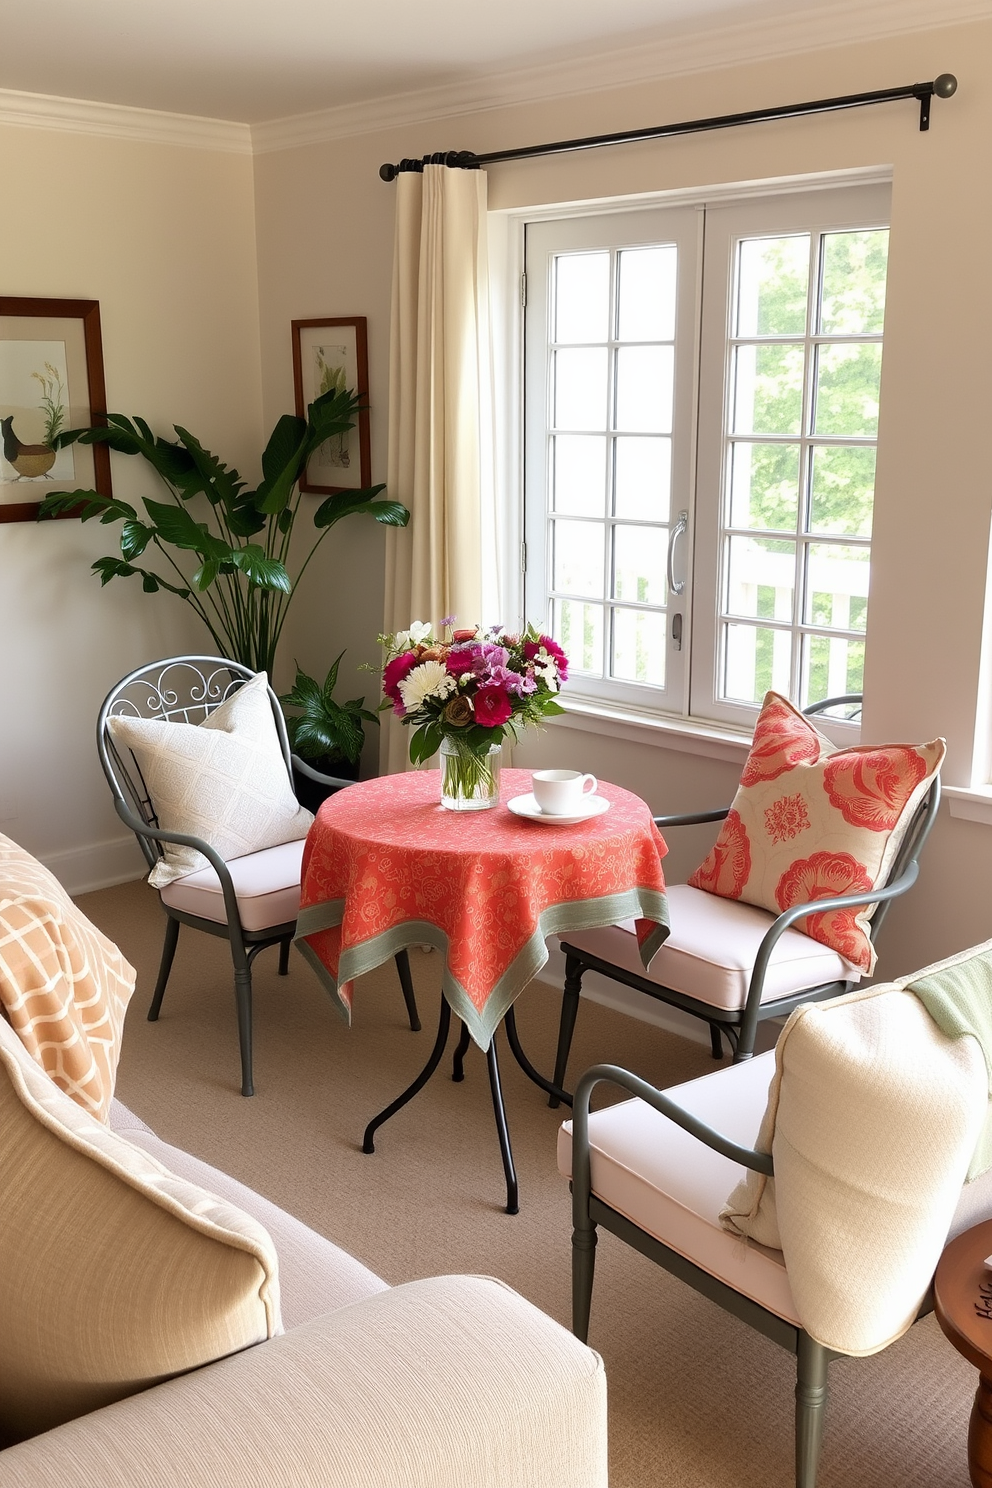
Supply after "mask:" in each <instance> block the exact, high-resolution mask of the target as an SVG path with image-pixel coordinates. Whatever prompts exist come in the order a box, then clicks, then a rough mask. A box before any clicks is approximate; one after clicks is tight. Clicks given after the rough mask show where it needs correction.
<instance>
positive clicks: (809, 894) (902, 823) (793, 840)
mask: <svg viewBox="0 0 992 1488" xmlns="http://www.w3.org/2000/svg"><path fill="white" fill-rule="evenodd" d="M944 750H945V744H944V740H943V739H934V740H933V742H932V743H930V744H884V745H881V746H872V745H867V744H866V745H860V746H859V747H857V748H856V749H835V747H834V745H833V744H831V743H830V741H829V740H828V739H825V738H824V737H823V735H822V734H819V733H817V731H816V729H815V728H813V726H812V724H811V723H810V722H809V719H807V718H804V717H803V715H802V714H801V713H799V712H797V711H796V709H795V708H793V706H792V704H791V703H789V702H787V701H786V699H785V698H783V697H780V696H779V695H778V693H775V692H769V693H767V694H766V696H765V701H764V704H763V706H762V709H761V713H760V714H759V715H758V722H757V726H756V727H755V730H754V742H753V744H752V745H751V752H750V754H749V755H748V758H747V763H746V764H745V766H744V771H743V774H742V775H741V783H740V789H739V790H738V792H737V795H736V796H735V797H734V804H733V806H732V807H731V809H730V813H729V815H728V816H727V818H726V820H725V821H724V823H723V827H722V829H721V831H720V835H719V837H718V838H717V840H716V843H715V844H714V846H713V849H712V851H711V852H710V853H709V855H708V857H707V858H706V860H705V861H704V862H703V863H702V864H701V865H700V866H699V868H697V869H696V871H695V873H694V874H693V875H692V877H691V878H690V879H689V883H690V884H691V885H692V886H693V888H696V889H706V890H707V891H708V892H709V893H711V894H719V895H720V896H721V897H722V898H724V899H741V900H743V901H744V902H745V903H746V904H755V905H757V906H758V907H759V908H761V909H769V910H771V911H772V912H773V913H775V914H780V913H781V912H782V911H783V910H785V909H789V908H791V906H792V905H793V904H802V903H805V902H807V901H810V900H813V899H828V898H833V897H834V896H835V895H838V894H857V893H861V892H862V891H864V890H867V889H872V888H874V887H875V885H876V884H879V883H884V881H885V878H886V876H887V875H888V872H889V869H890V867H891V864H892V861H893V859H894V857H895V856H896V854H897V852H898V851H899V847H900V844H901V842H902V839H903V837H904V836H905V833H906V829H907V827H908V826H909V823H910V822H911V820H912V817H913V812H914V810H915V808H916V806H917V804H918V802H919V801H920V799H921V797H922V796H923V795H924V794H925V792H926V791H927V789H928V787H929V784H930V781H931V780H932V779H933V776H934V775H935V774H936V773H937V771H938V770H939V769H940V765H941V761H942V760H943V758H944ZM872 910H873V906H872V905H865V906H857V907H855V908H853V909H845V910H830V911H827V912H825V913H823V914H810V915H807V916H806V917H805V919H802V920H799V921H798V922H797V924H796V929H797V930H803V931H805V933H806V934H807V935H809V936H810V937H811V938H812V939H813V940H819V941H821V942H822V943H823V944H824V945H828V946H830V947H831V948H832V949H833V950H835V951H839V952H840V954H841V955H842V956H844V957H846V959H847V960H848V961H850V962H852V963H853V964H854V965H855V966H857V967H859V968H860V970H861V971H863V972H865V973H866V974H868V975H870V974H871V972H872V971H873V970H874V969H875V951H874V948H873V946H872V943H871V940H870V939H869V936H868V920H869V919H870V917H871V914H872Z"/></svg>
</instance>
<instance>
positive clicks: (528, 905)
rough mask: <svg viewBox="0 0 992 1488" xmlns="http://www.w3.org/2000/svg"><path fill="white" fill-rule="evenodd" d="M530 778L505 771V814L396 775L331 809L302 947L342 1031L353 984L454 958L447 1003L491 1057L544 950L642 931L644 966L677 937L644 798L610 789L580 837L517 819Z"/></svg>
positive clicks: (308, 865) (311, 859)
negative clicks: (574, 936) (513, 806)
mask: <svg viewBox="0 0 992 1488" xmlns="http://www.w3.org/2000/svg"><path fill="white" fill-rule="evenodd" d="M530 785H531V777H530V772H529V771H526V770H504V771H503V772H502V781H501V788H500V804H499V806H496V807H494V808H492V809H490V810H486V811H472V812H457V811H448V810H445V809H444V808H443V807H442V806H441V804H440V773H439V772H438V771H433V770H432V771H418V772H416V773H409V774H403V775H386V776H383V777H381V778H379V779H377V780H367V781H364V782H362V783H361V784H359V785H353V786H349V787H348V789H347V790H344V791H340V792H338V794H337V795H334V796H332V797H331V798H330V800H328V801H326V802H325V804H324V805H323V806H322V807H321V808H320V811H319V812H318V814H317V819H316V821H315V822H314V824H313V826H312V827H311V829H310V835H309V837H308V838H307V844H306V848H305V850H304V854H303V875H302V889H301V898H300V916H299V920H298V922H297V933H296V944H297V945H298V946H299V948H300V950H301V951H302V952H303V954H304V955H305V956H306V957H307V959H308V960H309V961H310V963H311V964H312V965H313V967H314V968H315V970H316V972H317V974H318V976H319V977H320V979H321V981H322V982H323V984H324V986H325V987H326V988H327V990H328V991H329V992H330V993H331V996H332V997H333V998H334V1000H335V1002H336V1003H337V1005H338V1007H339V1009H340V1010H341V1012H342V1013H343V1014H344V1016H345V1018H346V1019H347V1020H348V1021H349V1022H350V1020H351V1004H352V985H351V984H352V981H353V979H354V978H355V977H356V976H360V975H361V974H362V973H363V972H366V971H371V970H372V968H373V967H376V966H379V965H381V964H382V963H383V962H384V961H386V960H388V959H389V958H390V957H391V956H394V955H395V954H396V952H397V951H400V950H403V949H404V948H405V947H407V946H411V945H432V946H435V947H436V948H437V949H438V950H439V951H441V952H442V954H443V955H444V958H445V961H444V973H443V983H442V985H443V989H444V995H445V997H446V998H447V999H448V1002H449V1003H450V1004H451V1007H452V1009H453V1010H454V1012H455V1013H456V1015H457V1016H458V1017H459V1018H461V1019H462V1020H463V1021H464V1022H465V1024H466V1026H467V1027H468V1029H469V1032H470V1033H471V1035H472V1037H473V1038H474V1039H475V1041H476V1043H477V1044H479V1045H480V1047H481V1048H483V1049H487V1048H488V1047H489V1042H490V1039H491V1038H492V1035H493V1032H494V1030H495V1029H496V1028H497V1027H498V1026H499V1023H500V1021H501V1019H502V1018H503V1016H504V1014H505V1013H506V1010H507V1008H508V1007H509V1006H510V1004H511V1003H512V1002H513V1000H514V998H515V997H516V996H517V995H518V993H519V992H521V991H522V989H523V988H524V987H525V986H526V985H527V983H528V982H529V981H530V980H531V978H532V977H533V976H534V975H535V974H536V973H537V972H538V971H539V970H540V969H541V967H542V966H543V965H544V963H545V962H546V961H547V959H548V952H547V948H546V946H545V939H546V938H547V936H549V935H552V934H555V933H556V932H559V931H565V930H573V931H574V930H586V929H591V928H593V927H595V926H597V925H614V924H617V923H618V922H619V921H621V920H625V919H631V918H634V919H637V920H638V921H639V923H638V926H637V930H638V942H639V945H640V953H641V958H642V960H643V962H644V965H645V966H647V965H648V964H649V962H650V960H651V957H652V956H653V955H654V954H655V952H656V951H657V949H658V947H659V946H660V945H661V944H662V942H663V941H664V940H665V937H666V936H667V934H668V909H667V903H666V899H665V880H664V875H663V873H662V869H661V859H662V857H663V856H664V854H665V853H666V852H667V850H668V849H667V848H666V846H665V843H664V841H663V840H662V837H661V834H660V833H659V831H658V829H657V827H656V826H655V825H654V822H653V821H652V819H651V813H650V811H649V809H648V807H647V806H646V804H645V803H644V802H643V801H642V800H640V799H639V797H637V796H635V795H632V794H631V793H630V792H629V791H625V790H621V789H620V787H619V786H615V785H605V784H601V785H600V787H599V794H600V795H602V796H605V797H606V798H607V800H609V802H610V809H609V811H607V812H605V813H604V814H603V815H601V816H598V817H594V818H593V819H592V820H590V821H586V822H582V823H579V824H577V825H575V826H569V827H566V826H554V825H545V824H543V823H540V822H531V821H527V820H524V819H522V818H520V817H518V816H515V815H514V814H513V813H512V812H511V811H510V810H509V809H508V808H507V806H506V802H507V800H509V799H511V798H512V797H514V796H521V795H525V794H527V793H528V791H529V790H530Z"/></svg>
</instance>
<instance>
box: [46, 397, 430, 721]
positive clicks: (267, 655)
mask: <svg viewBox="0 0 992 1488" xmlns="http://www.w3.org/2000/svg"><path fill="white" fill-rule="evenodd" d="M359 406H360V399H359V397H358V395H357V394H356V393H353V392H350V391H349V390H348V389H340V388H336V389H332V390H331V391H329V392H327V393H324V394H323V395H322V396H321V397H319V398H315V399H314V401H313V402H312V403H311V404H310V406H309V408H308V409H307V417H306V418H305V419H302V418H297V417H294V416H293V415H291V414H284V415H283V417H282V418H281V419H280V420H279V421H278V423H277V424H276V426H275V428H274V430H273V431H272V434H271V437H270V438H269V441H268V443H267V444H266V446H265V450H264V452H263V454H262V478H261V480H260V481H259V482H258V484H257V485H256V486H254V487H249V486H248V484H247V483H246V482H245V481H244V480H242V478H241V476H240V474H239V473H238V471H237V470H235V469H233V468H230V469H229V468H228V466H227V465H225V464H224V463H223V462H222V461H221V460H219V459H218V458H217V456H216V455H214V454H212V453H211V451H210V450H208V449H206V448H205V447H204V446H203V445H202V444H201V443H200V441H199V440H198V439H196V438H195V437H194V436H193V435H192V434H191V433H189V431H188V430H186V429H183V428H182V427H180V426H179V425H178V424H177V425H175V426H174V427H175V433H176V435H177V439H176V440H175V441H173V440H167V439H162V438H160V437H158V436H156V435H155V434H154V433H153V432H152V430H151V428H150V427H149V425H148V424H147V423H146V422H145V420H144V419H140V418H126V417H125V416H124V415H123V414H119V413H110V414H108V415H107V422H106V424H105V425H101V426H99V427H90V428H87V429H70V430H67V431H65V432H63V433H56V435H55V438H54V441H53V442H54V444H56V445H58V446H59V447H62V446H65V445H70V444H75V443H76V442H77V441H78V442H79V443H81V444H106V445H109V447H110V448H111V449H112V450H116V451H117V453H118V454H123V455H139V456H141V457H142V458H143V459H144V460H146V461H147V463H148V464H149V465H151V467H152V469H153V470H154V471H155V472H156V474H157V475H158V476H159V478H160V479H161V481H162V484H163V485H164V487H165V488H166V491H167V492H168V497H169V499H168V500H167V501H153V500H150V499H148V498H144V499H143V500H142V506H143V508H144V510H143V511H142V512H139V510H138V508H137V507H135V506H132V505H131V504H130V503H128V502H127V501H123V500H121V499H120V498H119V497H116V496H103V495H101V494H100V493H99V492H98V491H90V490H87V491H68V492H60V493H57V494H54V495H51V496H48V497H46V499H45V500H44V501H43V502H42V503H41V507H40V510H39V517H40V518H45V517H54V516H58V515H59V514H61V513H62V512H65V511H73V510H76V509H78V511H79V515H80V516H81V517H82V520H83V521H84V522H87V521H91V520H92V519H93V518H99V520H100V522H101V523H104V524H108V523H113V522H120V523H121V531H120V555H119V556H116V555H115V556H112V557H106V558H98V559H97V560H96V562H95V563H94V564H93V569H94V570H95V572H96V573H97V574H99V576H100V581H101V583H102V584H108V583H110V581H111V579H118V578H140V579H141V587H142V589H143V590H144V591H145V593H146V594H155V593H157V592H158V591H159V590H163V589H164V590H166V591H167V592H168V593H170V594H175V595H176V596H177V597H178V598H179V599H181V600H183V601H184V602H185V603H186V604H188V605H190V606H191V607H192V608H193V609H194V610H195V611H196V613H197V615H199V617H200V619H201V620H202V621H203V623H204V625H205V626H206V627H207V629H208V630H209V632H210V635H211V637H212V638H213V641H214V644H215V645H216V646H217V649H218V652H219V653H220V654H221V655H222V656H229V657H230V658H231V659H232V660H234V661H240V662H241V663H242V664H243V665H245V666H248V667H251V668H252V670H253V671H256V672H261V671H264V672H267V673H268V674H269V676H270V677H271V675H272V667H273V662H274V660H275V654H276V648H277V647H278V645H279V638H280V636H281V634H282V629H283V625H284V624H285V621H286V613H287V610H288V608H289V604H290V601H291V600H292V597H293V594H294V593H295V592H296V586H297V585H298V584H299V581H300V579H301V578H302V576H303V574H304V572H305V570H306V568H307V566H308V564H309V563H310V560H311V559H312V557H313V555H314V553H315V552H316V551H317V549H318V548H319V546H320V544H321V543H322V542H323V541H324V539H325V538H326V536H327V534H328V532H329V531H330V529H331V528H332V527H333V526H334V525H335V524H336V523H337V522H340V521H342V520H343V518H345V517H351V516H358V515H366V516H371V517H373V518H374V519H375V520H376V521H377V522H383V523H385V524H386V525H387V526H394V527H405V526H406V524H407V522H408V521H409V520H410V513H409V512H408V511H407V509H406V507H405V506H402V505H401V504H400V502H398V501H389V500H384V499H381V497H380V493H381V492H382V491H383V490H384V489H385V487H384V486H382V485H377V486H370V487H369V488H368V489H366V490H358V491H339V492H337V493H336V494H334V495H332V496H328V497H327V498H326V500H324V501H322V502H321V503H320V505H319V506H317V507H316V510H314V511H313V512H312V514H311V516H310V521H311V522H312V524H313V527H314V529H315V533H316V536H315V537H314V540H313V542H312V543H311V544H310V545H309V547H308V548H306V550H305V553H304V557H303V560H302V562H297V564H296V571H295V574H291V573H290V569H289V561H290V544H291V540H292V537H293V532H294V530H295V528H296V525H297V522H298V521H299V520H302V515H303V514H302V512H301V505H300V501H301V497H300V488H299V481H300V476H301V475H302V474H303V471H304V470H305V469H306V465H307V461H308V460H309V459H310V457H311V455H313V454H314V452H315V451H316V450H317V449H319V447H320V446H321V445H322V444H323V443H324V442H325V441H326V440H328V439H332V438H335V437H337V436H340V435H341V434H343V433H346V432H347V430H349V429H351V428H352V427H353V426H354V422H355V417H356V415H357V413H358V410H359ZM204 519H205V520H204ZM139 560H141V561H139ZM149 560H152V563H153V564H154V566H151V565H150V563H149ZM146 565H147V566H146ZM339 659H340V658H339ZM359 747H361V746H359Z"/></svg>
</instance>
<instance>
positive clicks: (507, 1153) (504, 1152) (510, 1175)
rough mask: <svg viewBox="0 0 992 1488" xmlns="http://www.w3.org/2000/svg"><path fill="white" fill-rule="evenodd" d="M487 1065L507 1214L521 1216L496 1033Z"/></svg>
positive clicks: (487, 1058)
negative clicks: (497, 1054) (501, 1161)
mask: <svg viewBox="0 0 992 1488" xmlns="http://www.w3.org/2000/svg"><path fill="white" fill-rule="evenodd" d="M486 1063H487V1064H488V1065H489V1088H490V1090H491V1091H492V1096H493V1114H494V1115H495V1117H496V1130H497V1132H498V1133H499V1150H500V1156H501V1157H502V1159H503V1174H504V1176H505V1178H506V1212H507V1214H519V1212H520V1204H519V1202H518V1198H519V1195H518V1191H517V1173H516V1169H515V1168H514V1166H513V1153H512V1151H511V1150H510V1132H509V1129H508V1127H507V1125H506V1110H505V1108H504V1106H503V1090H502V1087H501V1086H500V1082H499V1062H498V1060H497V1058H496V1034H495V1033H494V1034H493V1036H492V1039H491V1040H490V1043H489V1048H488V1049H487V1051H486Z"/></svg>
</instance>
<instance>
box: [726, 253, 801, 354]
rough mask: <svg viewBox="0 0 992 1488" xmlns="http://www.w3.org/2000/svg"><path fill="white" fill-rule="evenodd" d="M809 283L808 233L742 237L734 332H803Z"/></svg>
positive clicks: (776, 333) (784, 334) (747, 334)
mask: <svg viewBox="0 0 992 1488" xmlns="http://www.w3.org/2000/svg"><path fill="white" fill-rule="evenodd" d="M808 284H809V234H808V233H799V234H797V235H796V236H795V237H788V238H745V240H744V241H743V242H742V243H741V245H740V247H739V250H738V281H737V335H738V336H802V335H804V334H805V331H806V295H807V286H808Z"/></svg>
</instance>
